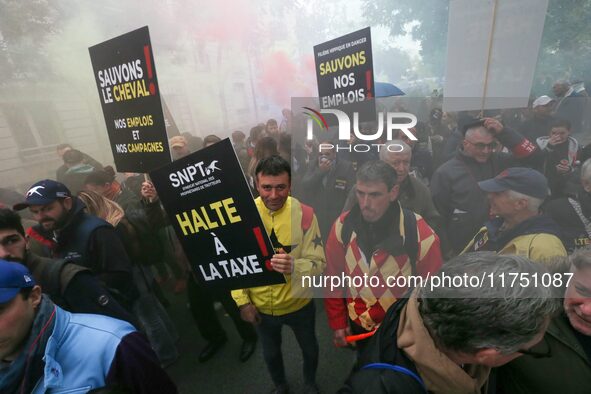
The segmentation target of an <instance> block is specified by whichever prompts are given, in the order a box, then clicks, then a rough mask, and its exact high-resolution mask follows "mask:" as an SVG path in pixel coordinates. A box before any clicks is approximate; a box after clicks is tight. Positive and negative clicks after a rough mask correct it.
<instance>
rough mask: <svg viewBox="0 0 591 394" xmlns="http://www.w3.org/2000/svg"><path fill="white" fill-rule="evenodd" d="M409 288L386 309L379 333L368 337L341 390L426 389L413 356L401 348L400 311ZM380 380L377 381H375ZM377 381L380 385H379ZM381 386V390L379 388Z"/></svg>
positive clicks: (412, 391)
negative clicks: (399, 331) (399, 343)
mask: <svg viewBox="0 0 591 394" xmlns="http://www.w3.org/2000/svg"><path fill="white" fill-rule="evenodd" d="M409 296H410V291H409V292H407V293H406V294H405V295H404V296H403V297H402V298H400V299H398V301H396V302H395V303H394V304H392V306H391V307H390V308H389V309H388V312H386V316H385V317H384V320H383V321H382V323H381V325H380V327H379V328H378V330H377V331H376V333H375V334H374V335H373V336H372V337H371V338H370V339H369V342H368V343H367V345H366V347H365V350H364V351H363V352H362V353H361V355H360V357H359V361H358V364H357V369H356V370H354V372H353V373H352V375H351V376H350V377H349V379H348V380H347V383H346V388H347V389H348V391H347V390H345V391H343V390H342V391H341V392H347V393H361V392H363V393H365V392H367V391H364V390H366V388H367V387H368V385H373V386H372V388H371V389H372V390H376V389H378V391H376V392H380V393H386V392H387V393H398V392H400V393H423V394H425V393H427V389H426V385H425V383H424V382H423V380H422V379H421V377H420V376H419V374H418V371H417V369H416V366H415V365H414V363H413V362H412V360H411V359H410V358H409V357H408V356H407V355H406V354H405V353H404V352H403V351H401V350H400V349H399V348H398V343H397V340H398V339H397V331H398V326H399V324H400V313H401V311H402V309H403V308H404V307H405V306H406V305H407V304H408V297H409ZM378 381H379V382H381V383H379V384H378V383H376V382H378ZM376 385H377V386H376ZM380 390H381V391H380Z"/></svg>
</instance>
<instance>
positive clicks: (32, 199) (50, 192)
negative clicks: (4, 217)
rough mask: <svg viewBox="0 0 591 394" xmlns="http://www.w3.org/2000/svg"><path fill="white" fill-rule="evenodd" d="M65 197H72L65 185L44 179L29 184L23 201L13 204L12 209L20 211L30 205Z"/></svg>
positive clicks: (48, 202) (42, 203) (44, 203)
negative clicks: (31, 184)
mask: <svg viewBox="0 0 591 394" xmlns="http://www.w3.org/2000/svg"><path fill="white" fill-rule="evenodd" d="M66 197H72V193H70V190H69V189H68V188H67V187H66V185H64V184H63V183H60V182H57V181H54V180H51V179H44V180H42V181H39V182H37V183H35V184H34V185H33V186H31V187H30V188H29V191H27V193H26V194H25V201H23V202H19V203H18V204H15V205H14V206H13V207H12V209H14V210H15V211H20V210H22V209H25V208H28V207H30V206H31V205H47V204H51V203H52V202H54V201H55V200H57V199H60V198H66Z"/></svg>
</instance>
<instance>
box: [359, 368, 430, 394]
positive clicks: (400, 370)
mask: <svg viewBox="0 0 591 394" xmlns="http://www.w3.org/2000/svg"><path fill="white" fill-rule="evenodd" d="M361 369H389V370H390V371H394V372H400V373H402V374H405V375H408V376H410V377H411V378H413V379H414V380H416V381H417V383H418V384H420V385H421V387H422V388H423V389H424V390H425V393H426V392H427V386H425V382H423V379H421V377H420V376H419V375H417V374H416V373H414V372H413V371H411V370H410V369H408V368H404V367H401V366H400V365H393V364H388V363H371V364H366V365H364V366H363V367H361Z"/></svg>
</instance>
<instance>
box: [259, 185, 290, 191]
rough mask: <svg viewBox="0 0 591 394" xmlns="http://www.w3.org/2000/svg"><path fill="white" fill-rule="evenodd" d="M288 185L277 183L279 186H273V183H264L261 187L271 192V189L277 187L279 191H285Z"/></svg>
mask: <svg viewBox="0 0 591 394" xmlns="http://www.w3.org/2000/svg"><path fill="white" fill-rule="evenodd" d="M287 187H288V186H287V185H284V184H281V185H277V186H271V185H262V186H261V189H263V190H264V191H266V192H270V191H271V190H273V189H275V190H277V191H278V192H282V191H285V189H287Z"/></svg>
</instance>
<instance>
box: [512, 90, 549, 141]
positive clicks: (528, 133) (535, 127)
mask: <svg viewBox="0 0 591 394" xmlns="http://www.w3.org/2000/svg"><path fill="white" fill-rule="evenodd" d="M554 103H555V101H554V100H553V99H552V98H551V97H548V96H540V97H538V98H537V99H535V100H534V102H533V103H532V109H531V118H530V119H528V120H526V121H525V122H523V123H522V124H521V127H520V128H519V131H520V132H521V134H523V136H524V137H525V138H527V139H528V140H530V141H535V140H536V139H537V138H539V137H542V136H546V135H548V134H549V133H550V128H551V126H552V122H553V121H554V116H552V110H553V109H554Z"/></svg>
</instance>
